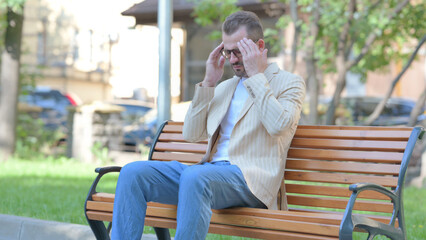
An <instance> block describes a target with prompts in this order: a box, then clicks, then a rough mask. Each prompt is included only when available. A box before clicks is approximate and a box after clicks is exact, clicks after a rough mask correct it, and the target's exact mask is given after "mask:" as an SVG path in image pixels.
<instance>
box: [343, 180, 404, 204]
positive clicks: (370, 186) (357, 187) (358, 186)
mask: <svg viewBox="0 0 426 240" xmlns="http://www.w3.org/2000/svg"><path fill="white" fill-rule="evenodd" d="M349 190H350V191H352V192H353V193H358V194H359V193H360V192H362V191H365V190H372V191H376V192H379V193H381V194H383V195H386V196H388V197H389V198H390V199H392V202H393V203H396V202H398V200H399V198H398V196H396V194H395V193H394V192H392V191H390V190H389V189H387V188H385V187H383V186H381V185H378V184H374V183H355V184H352V185H350V186H349ZM353 193H352V194H353Z"/></svg>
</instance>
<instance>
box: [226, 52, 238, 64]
mask: <svg viewBox="0 0 426 240" xmlns="http://www.w3.org/2000/svg"><path fill="white" fill-rule="evenodd" d="M238 61H240V59H239V58H238V57H237V56H236V55H235V54H234V52H231V57H230V58H229V62H230V63H236V62H238Z"/></svg>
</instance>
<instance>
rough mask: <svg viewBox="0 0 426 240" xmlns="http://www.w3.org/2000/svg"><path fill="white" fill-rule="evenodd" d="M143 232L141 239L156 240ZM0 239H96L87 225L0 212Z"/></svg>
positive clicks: (153, 236)
mask: <svg viewBox="0 0 426 240" xmlns="http://www.w3.org/2000/svg"><path fill="white" fill-rule="evenodd" d="M156 239H157V238H156V236H155V235H152V234H145V235H144V236H143V237H142V240H156ZM0 240H96V238H95V236H94V235H93V233H92V231H91V230H90V227H89V226H84V225H79V224H71V223H62V222H53V221H45V220H39V219H33V218H27V217H17V216H11V215H2V214H0Z"/></svg>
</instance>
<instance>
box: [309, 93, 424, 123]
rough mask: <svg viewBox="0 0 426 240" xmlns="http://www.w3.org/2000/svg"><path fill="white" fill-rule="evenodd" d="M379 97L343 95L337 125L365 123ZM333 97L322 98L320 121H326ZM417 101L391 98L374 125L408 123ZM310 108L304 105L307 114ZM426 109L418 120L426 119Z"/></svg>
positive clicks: (338, 110)
mask: <svg viewBox="0 0 426 240" xmlns="http://www.w3.org/2000/svg"><path fill="white" fill-rule="evenodd" d="M381 100H382V98H379V97H343V98H342V99H341V100H340V104H339V106H338V107H337V109H336V124H337V125H363V123H364V121H365V120H366V119H367V117H368V116H370V115H371V113H373V111H374V109H375V108H376V106H377V105H378V104H379V103H380V102H381ZM330 101H331V99H324V98H320V100H319V106H318V109H319V114H320V123H321V124H324V122H325V113H326V112H327V108H328V105H329V103H330ZM415 104H416V102H415V101H413V100H409V99H404V98H389V99H388V101H387V102H386V105H385V108H384V109H383V111H382V113H381V114H380V115H379V117H378V118H377V119H376V120H375V121H374V122H373V123H372V125H373V126H397V125H406V124H407V123H408V121H409V119H410V114H411V111H412V110H413V108H414V106H415ZM307 109H308V108H307V107H306V106H305V107H304V114H305V115H307V114H308V111H306V110H307ZM425 110H426V109H423V111H422V112H423V113H422V114H420V116H418V118H417V122H421V121H423V120H425V119H426V112H425Z"/></svg>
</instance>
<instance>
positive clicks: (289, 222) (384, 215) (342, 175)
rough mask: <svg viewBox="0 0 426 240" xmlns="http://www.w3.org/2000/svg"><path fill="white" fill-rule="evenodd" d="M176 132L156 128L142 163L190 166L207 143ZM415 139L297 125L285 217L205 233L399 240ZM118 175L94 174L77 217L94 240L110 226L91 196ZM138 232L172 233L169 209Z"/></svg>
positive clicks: (238, 212) (414, 132) (236, 212)
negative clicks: (83, 219) (357, 233)
mask: <svg viewBox="0 0 426 240" xmlns="http://www.w3.org/2000/svg"><path fill="white" fill-rule="evenodd" d="M182 128H183V123H181V122H166V123H164V124H163V125H162V127H161V128H160V130H159V131H158V134H157V136H156V139H155V142H154V144H153V146H152V148H151V151H150V154H149V159H150V160H160V161H170V160H178V161H181V162H185V163H188V164H193V163H196V162H198V161H199V160H200V159H201V158H202V156H203V154H204V152H205V151H206V147H207V142H206V141H205V142H201V143H187V142H185V141H184V140H183V137H182ZM423 134H424V130H423V129H421V128H419V127H416V128H408V127H398V128H395V127H354V126H300V125H299V126H298V128H297V131H296V134H295V136H294V138H293V141H292V143H291V147H290V150H289V152H288V158H287V164H286V170H285V184H283V186H284V185H285V189H286V193H287V196H286V197H287V200H288V204H289V210H288V211H281V210H268V209H253V208H232V209H223V210H213V215H212V218H211V224H210V228H209V232H211V233H217V234H223V235H234V236H242V237H252V238H260V239H273V240H276V239H291V240H297V239H300V240H302V239H303V240H305V239H345V240H347V239H352V232H353V231H354V230H355V231H364V232H369V233H370V235H375V234H385V235H387V236H389V237H390V238H391V239H406V237H405V235H406V230H405V225H404V212H403V204H402V198H401V196H402V189H403V186H404V177H405V173H406V170H407V166H408V162H409V160H410V157H411V153H412V150H413V148H414V145H415V143H416V141H417V139H421V137H422V135H423ZM120 169H121V168H120V167H106V168H98V169H96V172H98V173H99V175H98V176H97V178H96V179H95V181H94V183H93V185H92V187H91V189H90V191H89V194H88V197H87V200H86V204H85V213H86V217H87V220H88V222H89V224H90V227H91V228H92V230H93V232H94V234H95V236H96V238H97V239H109V230H110V226H111V224H110V225H109V227H107V228H106V227H105V225H104V223H103V221H106V222H111V220H112V210H113V202H114V194H110V193H100V192H97V191H96V186H97V184H98V181H99V179H100V178H101V177H102V176H103V175H104V174H106V173H108V172H119V171H120ZM283 186H282V187H283ZM355 200H356V202H355ZM361 211H362V212H361ZM360 212H361V213H360ZM145 224H146V225H147V226H153V227H154V229H155V231H156V233H157V236H158V237H159V239H167V238H168V236H169V233H168V228H176V206H174V205H165V204H159V203H149V205H148V209H147V215H146V220H145ZM394 226H395V227H394ZM141 227H142V226H141Z"/></svg>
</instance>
